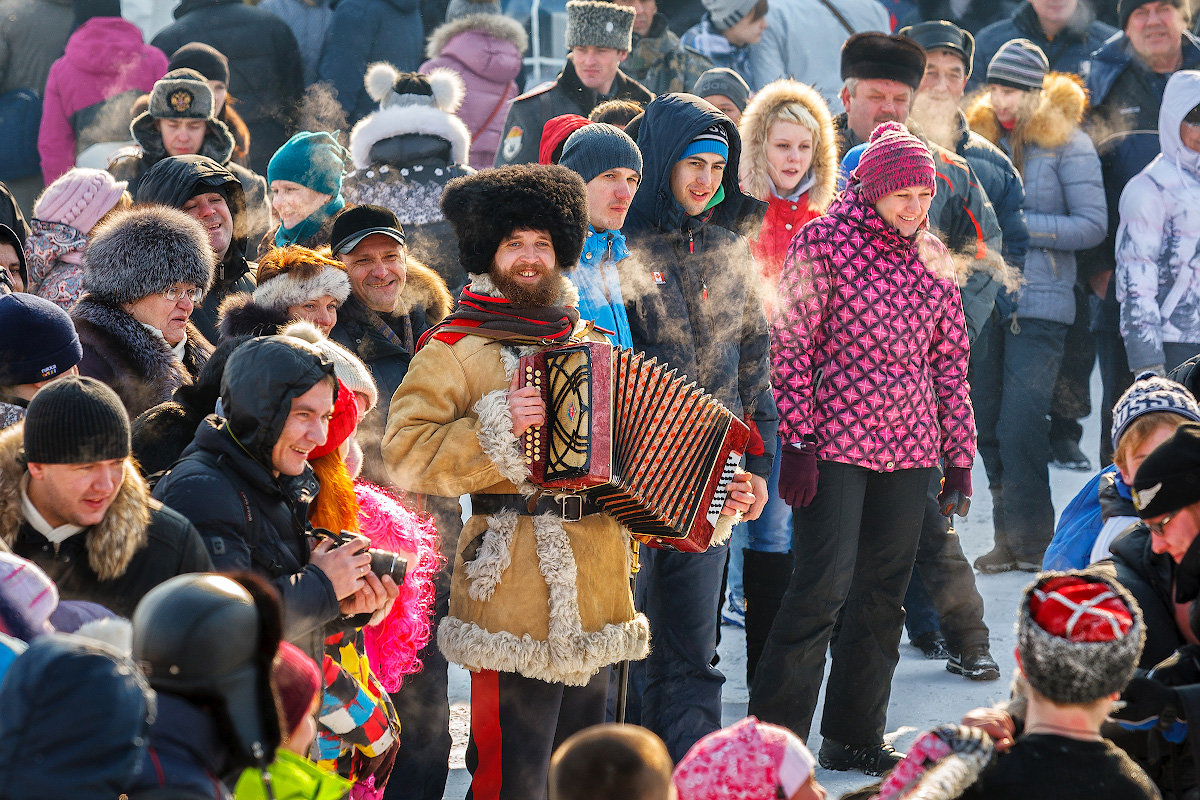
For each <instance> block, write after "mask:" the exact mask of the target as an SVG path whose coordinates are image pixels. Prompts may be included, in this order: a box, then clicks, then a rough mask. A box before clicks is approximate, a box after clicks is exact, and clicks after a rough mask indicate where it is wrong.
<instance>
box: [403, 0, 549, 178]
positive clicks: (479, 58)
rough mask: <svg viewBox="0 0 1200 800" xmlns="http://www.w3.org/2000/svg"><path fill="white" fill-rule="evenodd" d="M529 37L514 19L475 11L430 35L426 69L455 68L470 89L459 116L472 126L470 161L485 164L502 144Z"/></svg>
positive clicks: (478, 166)
mask: <svg viewBox="0 0 1200 800" xmlns="http://www.w3.org/2000/svg"><path fill="white" fill-rule="evenodd" d="M528 47H529V36H528V35H527V34H526V33H525V29H524V28H522V27H521V24H520V23H519V22H517V21H516V20H515V19H511V18H509V17H504V16H501V15H499V14H471V15H469V16H465V17H460V18H459V19H455V20H451V21H450V22H447V23H446V24H444V25H442V26H441V27H439V28H438V29H437V30H435V31H434V32H433V35H432V36H431V37H429V45H428V47H427V48H426V50H425V54H426V55H427V56H428V57H429V60H428V61H426V62H425V63H424V64H422V65H421V69H420V71H421V72H424V73H428V72H430V71H432V70H433V69H435V68H437V67H445V68H447V69H452V70H454V71H455V72H457V73H458V74H459V75H460V76H461V77H462V79H463V83H464V84H465V85H466V88H467V93H466V97H465V98H464V100H463V104H462V107H461V108H459V109H458V116H459V117H460V118H461V119H462V121H463V122H464V123H465V124H466V126H467V128H468V129H469V130H470V131H471V143H470V144H471V159H470V162H471V166H472V167H474V168H475V169H487V168H488V167H490V166H492V163H493V162H494V161H495V160H496V151H497V150H498V149H499V148H500V130H501V127H502V126H503V125H504V116H505V112H506V111H507V110H508V104H509V103H510V102H511V101H512V99H513V98H515V97H516V96H517V94H519V92H518V91H517V81H516V78H517V76H518V75H519V74H521V54H522V53H524V52H525V50H526V49H527V48H528Z"/></svg>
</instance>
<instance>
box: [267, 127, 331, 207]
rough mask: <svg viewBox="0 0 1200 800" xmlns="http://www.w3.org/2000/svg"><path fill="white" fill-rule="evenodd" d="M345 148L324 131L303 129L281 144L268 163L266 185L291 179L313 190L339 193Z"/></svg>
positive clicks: (324, 192) (323, 192)
mask: <svg viewBox="0 0 1200 800" xmlns="http://www.w3.org/2000/svg"><path fill="white" fill-rule="evenodd" d="M348 156H349V153H348V152H347V150H346V148H344V147H342V146H341V145H340V144H338V142H337V139H334V138H333V136H332V135H330V134H328V133H326V132H325V131H316V132H313V131H302V132H300V133H297V134H296V135H295V136H293V137H292V138H290V139H288V140H287V141H286V142H284V143H283V147H280V148H279V149H278V150H276V151H275V155H273V156H271V161H270V162H269V163H268V164H267V184H268V185H270V184H271V183H272V182H274V181H291V182H292V183H298V184H300V185H301V186H307V187H308V188H309V189H312V190H313V191H314V192H319V193H321V194H328V195H332V196H334V197H337V196H338V195H340V194H341V193H342V174H343V173H344V172H345V168H346V162H345V159H346V158H347V157H348Z"/></svg>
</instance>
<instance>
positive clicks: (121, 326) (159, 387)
mask: <svg viewBox="0 0 1200 800" xmlns="http://www.w3.org/2000/svg"><path fill="white" fill-rule="evenodd" d="M71 319H72V320H73V321H74V322H75V328H76V331H77V332H78V333H79V339H80V342H81V343H82V344H83V348H84V362H83V363H81V365H80V366H81V370H83V369H87V370H88V371H89V372H88V373H85V374H90V373H91V372H92V371H95V370H94V369H93V367H92V366H90V365H89V364H88V362H89V361H90V362H92V364H97V363H102V364H103V367H101V369H104V368H107V370H108V371H109V372H110V374H108V375H104V374H103V372H101V373H100V374H97V375H96V377H100V378H101V379H102V380H105V382H107V383H109V385H111V386H112V388H113V390H114V391H116V393H117V394H118V395H120V397H121V400H122V402H124V403H125V408H126V410H127V411H128V412H129V416H130V418H133V417H136V416H137V415H138V414H140V413H142V412H143V411H145V410H146V409H147V408H150V407H151V406H154V405H158V404H159V403H162V402H165V401H167V400H170V399H171V395H173V394H174V393H175V390H176V389H178V388H179V387H180V386H184V385H186V384H190V383H192V381H193V380H194V379H195V376H196V375H198V374H199V373H200V369H201V368H202V367H203V366H204V365H205V363H207V362H208V358H209V356H211V355H212V351H213V347H212V345H211V344H209V342H208V340H207V339H205V338H204V335H203V334H202V333H200V331H199V330H198V329H197V328H196V326H194V325H192V324H191V323H190V322H189V323H188V326H187V345H186V347H185V349H184V356H183V361H182V362H181V361H179V360H178V359H176V358H175V354H174V353H173V352H172V351H171V348H170V347H168V346H167V343H166V342H165V341H164V340H163V339H162V338H160V337H158V336H155V335H154V334H153V333H151V332H150V331H149V330H147V329H146V327H145V326H144V325H142V323H140V322H138V321H137V320H136V319H134V317H133V315H132V314H130V313H129V312H127V311H125V310H124V309H121V308H118V307H116V306H113V305H109V304H108V303H105V302H103V301H101V300H97V299H93V298H92V297H91V295H86V294H85V295H84V296H83V297H81V298H80V299H79V302H78V303H77V304H76V305H75V307H74V308H73V309H71Z"/></svg>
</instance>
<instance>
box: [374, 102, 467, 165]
mask: <svg viewBox="0 0 1200 800" xmlns="http://www.w3.org/2000/svg"><path fill="white" fill-rule="evenodd" d="M406 133H418V134H424V135H426V136H437V137H440V138H442V139H445V140H446V141H448V142H449V143H450V160H451V161H452V162H453V163H455V164H466V163H467V162H468V156H469V155H470V152H471V132H470V131H469V130H467V126H466V125H464V124H463V121H462V120H461V119H459V118H458V117H457V116H455V115H454V114H450V113H447V112H445V111H442V110H440V109H437V108H432V107H430V106H413V105H408V106H392V107H391V108H383V109H380V110H379V111H374V112H372V113H370V114H368V115H367V116H365V117H363V118H362V119H361V120H359V122H358V124H357V125H355V126H354V129H353V130H352V131H350V157H351V158H352V159H353V160H354V166H355V167H356V168H358V169H366V168H367V167H369V166H370V165H371V158H370V156H371V148H372V147H374V146H375V143H376V142H380V141H383V140H384V139H388V138H391V137H392V136H400V135H403V134H406Z"/></svg>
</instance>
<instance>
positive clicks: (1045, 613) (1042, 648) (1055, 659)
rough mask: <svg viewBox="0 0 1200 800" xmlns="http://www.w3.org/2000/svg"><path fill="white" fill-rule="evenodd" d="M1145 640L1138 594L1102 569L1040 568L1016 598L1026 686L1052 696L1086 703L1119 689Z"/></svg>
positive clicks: (1135, 664) (1018, 646) (1055, 699)
mask: <svg viewBox="0 0 1200 800" xmlns="http://www.w3.org/2000/svg"><path fill="white" fill-rule="evenodd" d="M1145 640H1146V626H1145V624H1144V622H1143V620H1142V610H1141V609H1140V608H1138V604H1137V601H1136V600H1134V599H1133V596H1132V595H1131V594H1129V592H1128V591H1126V589H1125V587H1123V586H1121V584H1119V583H1117V582H1116V581H1110V580H1108V579H1107V578H1104V577H1101V576H1099V575H1095V574H1092V573H1089V572H1082V571H1076V570H1072V571H1070V572H1043V573H1040V574H1039V575H1038V577H1037V580H1036V581H1035V582H1034V583H1032V584H1030V585H1029V586H1027V587H1025V592H1024V593H1023V595H1022V597H1021V606H1020V608H1019V609H1018V612H1017V653H1018V655H1019V656H1020V659H1021V669H1022V671H1023V672H1024V673H1025V678H1026V679H1027V680H1028V681H1029V685H1030V686H1032V687H1033V688H1034V689H1035V690H1037V692H1038V693H1039V694H1041V695H1043V696H1045V697H1046V698H1048V699H1050V700H1052V701H1054V702H1055V703H1073V704H1084V703H1090V702H1092V701H1094V700H1099V699H1100V698H1102V697H1104V696H1105V695H1109V694H1112V693H1113V692H1119V691H1121V690H1122V689H1124V688H1125V684H1126V683H1128V682H1129V679H1130V678H1131V677H1133V670H1134V668H1135V667H1137V663H1138V658H1140V657H1141V654H1142V645H1143V643H1144V642H1145Z"/></svg>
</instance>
